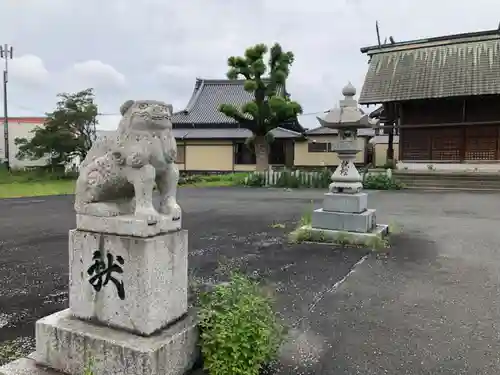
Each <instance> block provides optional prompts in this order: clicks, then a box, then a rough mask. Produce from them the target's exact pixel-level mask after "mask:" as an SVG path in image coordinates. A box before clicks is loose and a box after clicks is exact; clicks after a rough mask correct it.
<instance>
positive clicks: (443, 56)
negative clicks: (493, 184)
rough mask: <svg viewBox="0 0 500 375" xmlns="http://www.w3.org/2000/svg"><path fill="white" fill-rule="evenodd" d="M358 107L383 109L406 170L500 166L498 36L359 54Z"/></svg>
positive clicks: (421, 43)
mask: <svg viewBox="0 0 500 375" xmlns="http://www.w3.org/2000/svg"><path fill="white" fill-rule="evenodd" d="M361 52H362V53H365V54H367V55H368V56H369V58H370V61H369V68H368V73H367V74H366V78H365V82H364V85H363V88H362V91H361V95H360V98H359V103H360V104H382V105H383V110H382V111H380V113H379V116H383V118H384V120H383V122H385V125H386V126H387V127H390V126H391V125H392V124H394V125H395V127H396V128H397V129H398V130H399V155H395V157H396V158H397V159H398V160H399V161H401V162H402V163H403V164H404V165H409V166H410V167H412V166H413V167H415V166H416V167H417V168H418V165H420V166H422V165H426V166H427V165H429V164H433V165H436V164H438V165H439V164H442V165H444V164H447V165H448V166H449V167H452V168H453V165H455V166H457V164H464V163H465V164H467V163H480V164H481V163H482V164H492V163H497V162H498V161H499V160H500V30H490V31H484V32H474V33H466V34H458V35H449V36H443V37H435V38H428V39H420V40H413V41H407V42H398V43H392V44H383V45H381V46H371V47H364V48H361Z"/></svg>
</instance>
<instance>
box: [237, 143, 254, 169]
mask: <svg viewBox="0 0 500 375" xmlns="http://www.w3.org/2000/svg"><path fill="white" fill-rule="evenodd" d="M234 163H235V164H247V165H248V164H256V163H257V159H256V157H255V152H254V151H253V150H251V149H250V148H249V147H248V146H247V145H246V144H244V143H236V144H235V145H234Z"/></svg>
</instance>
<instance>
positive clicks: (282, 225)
mask: <svg viewBox="0 0 500 375" xmlns="http://www.w3.org/2000/svg"><path fill="white" fill-rule="evenodd" d="M285 227H286V226H285V224H281V223H273V224H271V228H273V229H285Z"/></svg>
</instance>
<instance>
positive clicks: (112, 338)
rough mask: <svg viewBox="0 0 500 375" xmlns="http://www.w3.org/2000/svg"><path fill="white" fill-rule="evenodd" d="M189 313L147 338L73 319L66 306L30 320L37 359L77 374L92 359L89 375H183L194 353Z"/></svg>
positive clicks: (194, 335) (194, 332) (194, 337)
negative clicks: (33, 325) (91, 372)
mask: <svg viewBox="0 0 500 375" xmlns="http://www.w3.org/2000/svg"><path fill="white" fill-rule="evenodd" d="M197 340H198V332H197V329H196V325H195V319H194V316H193V315H191V314H190V315H187V316H186V317H185V318H183V319H181V320H179V321H178V322H176V323H175V324H173V325H171V326H170V327H168V328H166V329H165V330H163V331H161V332H159V333H158V334H156V335H154V336H151V337H141V336H137V335H134V334H132V333H128V332H124V331H122V330H116V329H113V328H109V327H104V326H98V325H94V324H92V323H88V322H84V321H82V320H79V319H77V318H74V317H73V316H72V315H71V313H70V311H69V309H67V310H63V311H60V312H57V313H55V314H52V315H49V316H46V317H45V318H42V319H40V320H39V321H37V323H36V352H35V354H33V356H34V359H35V360H36V362H37V363H38V364H41V365H44V366H47V367H50V368H52V369H55V370H58V371H60V372H63V373H66V374H74V375H76V374H81V373H82V372H83V369H84V368H85V367H86V366H88V365H89V363H90V362H91V363H92V366H91V367H92V371H93V373H94V375H117V374H120V375H184V374H185V373H186V372H187V371H188V370H190V369H191V368H192V366H193V364H194V363H195V361H196V359H197V357H198V353H199V350H198V347H197Z"/></svg>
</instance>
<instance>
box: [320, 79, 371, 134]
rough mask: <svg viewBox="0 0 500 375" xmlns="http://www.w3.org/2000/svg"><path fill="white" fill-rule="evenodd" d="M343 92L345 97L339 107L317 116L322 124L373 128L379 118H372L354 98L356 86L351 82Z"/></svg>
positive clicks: (338, 127) (334, 126)
mask: <svg viewBox="0 0 500 375" xmlns="http://www.w3.org/2000/svg"><path fill="white" fill-rule="evenodd" d="M342 94H343V95H344V99H343V100H340V101H339V104H340V106H339V108H333V109H330V110H329V111H328V113H327V114H326V116H324V117H317V119H318V121H319V123H320V124H321V126H325V127H328V128H332V129H341V128H351V129H358V128H371V127H373V126H375V125H377V124H378V120H374V119H371V118H370V116H369V114H366V113H364V112H363V110H362V109H361V108H359V107H358V102H357V101H356V99H354V96H355V95H356V88H355V87H354V86H353V85H352V84H351V83H350V82H349V83H348V84H347V85H346V86H345V87H344V88H343V89H342Z"/></svg>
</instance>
